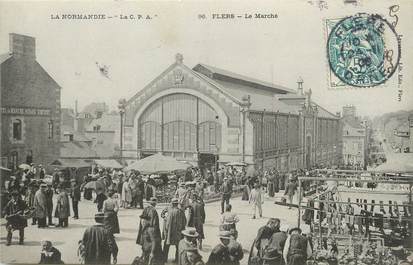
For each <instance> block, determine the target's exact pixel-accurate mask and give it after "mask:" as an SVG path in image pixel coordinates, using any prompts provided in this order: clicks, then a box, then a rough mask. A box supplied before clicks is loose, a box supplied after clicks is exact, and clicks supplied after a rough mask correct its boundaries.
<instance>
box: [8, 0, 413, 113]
mask: <svg viewBox="0 0 413 265" xmlns="http://www.w3.org/2000/svg"><path fill="white" fill-rule="evenodd" d="M317 2H318V0H289V1H260V2H259V4H257V2H255V1H220V2H214V1H145V2H143V1H140V2H124V1H103V2H99V3H97V2H71V1H62V2H36V1H32V2H20V1H15V2H2V1H0V53H1V54H2V53H7V52H8V51H9V40H8V34H9V33H11V32H14V33H19V34H25V35H29V36H33V37H35V38H36V54H37V60H38V62H39V63H40V64H41V65H42V66H43V67H44V68H45V69H46V70H47V71H48V73H49V74H50V75H51V76H52V77H53V78H54V79H55V80H56V81H57V83H58V84H59V85H60V86H61V87H62V94H61V95H62V96H61V101H62V107H71V108H74V106H75V101H76V100H77V101H78V106H79V110H81V109H82V108H83V107H84V106H85V105H87V104H89V103H91V102H106V103H107V104H108V105H109V106H110V108H111V109H113V110H115V109H116V108H117V103H118V100H119V99H121V98H125V99H129V98H130V97H132V96H133V95H134V94H135V93H137V92H138V91H139V90H141V89H142V88H143V87H145V85H147V84H148V83H150V82H151V81H152V80H153V79H155V78H156V77H157V76H158V75H159V74H161V73H162V72H163V71H164V70H165V69H166V68H167V67H168V66H170V65H171V64H172V63H174V61H175V54H176V53H181V54H183V56H184V64H185V65H187V66H188V67H191V68H192V67H193V66H195V65H196V64H198V63H205V64H208V65H212V66H216V67H218V68H222V69H226V70H229V71H232V72H236V73H239V74H242V75H246V76H250V77H254V78H256V79H262V80H265V81H268V82H272V83H275V84H279V85H282V86H286V87H289V88H292V89H295V88H297V83H296V82H297V79H298V77H300V76H301V77H302V79H303V80H304V85H303V86H304V89H309V88H311V90H312V92H313V94H312V98H313V99H314V100H315V101H316V102H317V103H319V104H320V105H322V106H323V107H325V108H327V109H328V110H330V111H331V112H333V113H335V112H337V111H340V110H341V108H342V106H344V105H349V104H352V105H355V106H356V108H357V112H358V114H359V115H363V116H365V115H368V116H375V115H380V114H383V113H387V112H393V111H398V110H408V109H413V74H412V73H413V68H412V67H413V64H412V62H413V39H412V38H411V36H412V35H411V33H412V29H413V26H412V25H413V16H411V14H412V11H413V2H412V1H408V0H400V1H388V0H380V1H379V0H376V1H367V0H360V3H361V4H360V5H359V6H354V5H349V4H344V3H343V1H342V0H335V1H327V7H328V8H323V9H322V10H321V9H320V8H319V7H318V6H317ZM393 4H398V5H399V6H400V8H399V11H398V13H397V15H398V16H399V21H398V24H397V26H396V32H397V33H398V34H400V35H403V37H402V43H401V48H402V59H401V61H402V63H403V70H402V72H401V73H402V74H403V83H402V85H401V87H402V89H403V95H402V100H401V101H398V99H397V98H398V92H397V90H398V87H397V75H396V74H395V75H393V76H392V77H391V78H390V79H389V80H388V81H387V82H386V83H385V84H384V85H381V86H376V87H369V88H341V89H329V85H328V78H327V76H328V73H329V68H328V60H327V55H326V36H325V35H326V34H325V19H332V18H342V17H345V16H349V15H353V14H355V13H357V12H366V13H378V14H381V15H383V16H384V17H386V18H387V19H389V20H390V19H391V18H390V17H389V16H388V13H389V12H388V8H389V6H391V5H393ZM255 13H262V14H277V18H276V19H244V18H241V19H212V14H237V15H238V14H239V15H242V16H243V17H244V16H245V14H255ZM62 14H105V15H106V16H115V15H118V18H113V19H106V20H63V19H51V17H52V16H56V15H59V16H61V15H62ZM131 14H133V15H134V16H135V17H136V16H137V15H138V14H141V15H150V16H151V17H152V19H148V20H147V19H140V20H137V19H135V20H130V19H129V20H123V19H122V20H121V19H119V16H120V15H123V16H129V15H131ZM203 14H204V15H205V16H206V19H199V15H203ZM96 62H98V63H99V64H101V65H107V66H108V72H109V76H110V79H108V78H106V77H104V76H103V75H102V74H101V73H100V72H99V69H98V67H97V66H96Z"/></svg>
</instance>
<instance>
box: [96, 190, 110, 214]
mask: <svg viewBox="0 0 413 265" xmlns="http://www.w3.org/2000/svg"><path fill="white" fill-rule="evenodd" d="M96 193H97V195H96V199H95V203H96V206H97V208H98V212H101V211H102V209H103V202H104V201H106V199H107V198H108V197H107V196H106V195H105V193H104V191H103V190H101V189H98V190H96Z"/></svg>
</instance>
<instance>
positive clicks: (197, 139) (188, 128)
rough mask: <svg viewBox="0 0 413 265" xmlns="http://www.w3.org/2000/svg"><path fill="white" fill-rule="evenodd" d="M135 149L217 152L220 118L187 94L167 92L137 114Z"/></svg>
mask: <svg viewBox="0 0 413 265" xmlns="http://www.w3.org/2000/svg"><path fill="white" fill-rule="evenodd" d="M137 124H138V127H137V128H138V130H137V139H138V150H139V151H140V152H141V153H142V154H143V155H146V154H150V153H154V152H166V153H181V154H183V156H184V157H190V156H192V155H193V154H194V153H208V154H217V153H218V152H219V150H220V149H221V142H222V126H221V124H222V119H221V117H220V115H219V114H218V112H217V111H216V110H215V109H214V108H212V107H211V106H210V105H209V104H208V103H207V102H206V101H204V100H203V99H201V98H199V97H197V96H194V95H192V94H190V93H171V94H167V95H163V96H161V97H159V98H157V99H156V100H155V101H153V102H152V103H151V104H150V105H149V106H148V107H147V108H145V109H144V110H143V112H141V114H140V115H139V117H137Z"/></svg>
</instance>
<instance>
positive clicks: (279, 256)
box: [261, 225, 288, 265]
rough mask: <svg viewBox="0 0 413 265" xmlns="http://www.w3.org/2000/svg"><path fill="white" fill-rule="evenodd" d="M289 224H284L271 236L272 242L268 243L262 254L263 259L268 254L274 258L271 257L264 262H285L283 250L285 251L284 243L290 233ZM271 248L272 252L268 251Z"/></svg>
mask: <svg viewBox="0 0 413 265" xmlns="http://www.w3.org/2000/svg"><path fill="white" fill-rule="evenodd" d="M287 230H288V226H287V225H285V226H282V227H280V229H279V230H278V229H277V231H276V232H275V233H274V234H273V235H272V236H271V238H270V242H269V243H268V245H267V247H266V250H264V253H263V255H262V257H261V258H262V259H264V257H265V256H266V255H270V256H271V257H272V259H270V260H269V261H268V262H264V263H266V264H277V265H278V264H280V265H282V264H284V259H283V251H284V245H285V241H286V240H287V237H288V234H287ZM268 249H270V250H271V253H266V251H267V250H268Z"/></svg>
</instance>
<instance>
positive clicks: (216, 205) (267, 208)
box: [0, 192, 297, 264]
mask: <svg viewBox="0 0 413 265" xmlns="http://www.w3.org/2000/svg"><path fill="white" fill-rule="evenodd" d="M277 195H278V197H279V196H281V195H282V193H281V192H280V193H278V194H276V197H277ZM274 200H275V198H271V199H269V198H266V200H265V203H264V205H263V215H264V216H263V218H258V219H251V218H252V213H251V207H250V205H249V204H248V202H247V201H242V200H241V197H237V198H234V199H232V200H231V202H230V203H231V204H232V206H233V212H236V213H237V214H238V216H239V218H240V222H239V223H238V224H237V230H238V232H239V238H238V241H239V242H240V243H241V244H242V246H243V249H244V253H245V256H244V259H243V260H242V261H241V264H247V261H248V253H249V250H250V248H251V244H252V242H253V240H254V238H255V236H256V233H257V230H258V229H259V227H261V226H263V225H264V224H265V223H266V222H267V220H268V218H269V217H276V218H279V219H280V220H281V224H283V223H286V222H287V223H289V225H290V227H292V226H294V225H296V223H297V210H296V209H290V210H289V209H288V208H287V207H283V206H277V205H275V204H274V203H273V202H274ZM163 208H164V206H158V207H157V210H158V213H159V214H160V212H161V211H162V209H163ZM205 210H206V222H205V225H204V231H205V237H206V238H205V240H204V242H203V250H202V251H200V253H201V255H202V256H203V260H204V262H206V261H207V260H208V256H209V253H210V251H211V250H212V248H213V247H214V246H215V245H216V244H217V243H218V226H219V222H220V202H219V201H217V202H212V203H208V204H207V205H206V207H205ZM141 211H142V210H139V209H121V210H120V211H119V213H118V216H119V224H120V234H117V235H115V237H116V242H117V244H118V247H119V254H118V264H131V263H132V261H133V259H134V258H135V257H136V256H139V255H140V254H141V249H140V246H139V245H136V243H135V241H136V236H137V232H138V222H139V218H138V216H139V215H140V213H141ZM95 212H96V205H95V204H93V203H92V202H91V201H85V200H83V201H81V203H80V204H79V216H80V218H79V219H78V220H74V219H72V218H70V220H69V227H68V228H54V227H50V228H46V229H38V228H37V226H32V225H30V224H31V220H29V226H28V227H27V228H26V229H25V243H24V245H23V246H21V245H18V231H15V232H14V234H13V241H12V245H11V246H6V245H5V243H6V229H5V226H4V224H5V220H4V219H2V220H1V224H2V225H1V243H0V244H1V245H0V248H1V256H2V262H4V263H38V262H39V260H40V241H41V240H42V239H48V240H51V241H52V242H53V245H54V246H55V247H56V248H57V249H59V250H60V252H61V253H62V260H63V261H64V262H65V263H72V264H73V263H79V261H78V257H77V242H78V241H79V240H80V239H82V236H83V232H84V231H85V229H86V228H87V227H88V226H90V225H93V224H95V222H94V214H95ZM54 222H55V223H56V222H57V220H54ZM160 223H161V228H162V219H161V220H160ZM174 253H175V251H174V248H173V247H171V250H170V251H169V261H170V262H171V261H172V260H173V257H174Z"/></svg>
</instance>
